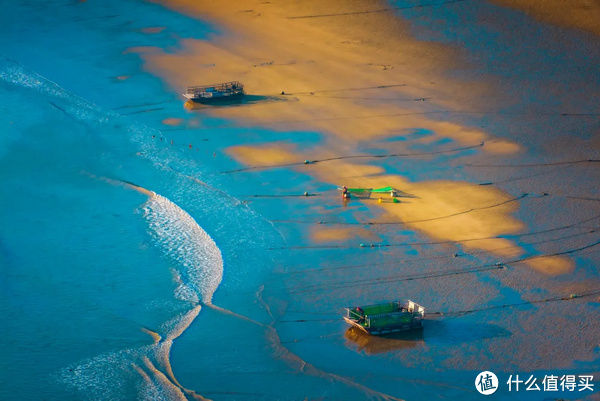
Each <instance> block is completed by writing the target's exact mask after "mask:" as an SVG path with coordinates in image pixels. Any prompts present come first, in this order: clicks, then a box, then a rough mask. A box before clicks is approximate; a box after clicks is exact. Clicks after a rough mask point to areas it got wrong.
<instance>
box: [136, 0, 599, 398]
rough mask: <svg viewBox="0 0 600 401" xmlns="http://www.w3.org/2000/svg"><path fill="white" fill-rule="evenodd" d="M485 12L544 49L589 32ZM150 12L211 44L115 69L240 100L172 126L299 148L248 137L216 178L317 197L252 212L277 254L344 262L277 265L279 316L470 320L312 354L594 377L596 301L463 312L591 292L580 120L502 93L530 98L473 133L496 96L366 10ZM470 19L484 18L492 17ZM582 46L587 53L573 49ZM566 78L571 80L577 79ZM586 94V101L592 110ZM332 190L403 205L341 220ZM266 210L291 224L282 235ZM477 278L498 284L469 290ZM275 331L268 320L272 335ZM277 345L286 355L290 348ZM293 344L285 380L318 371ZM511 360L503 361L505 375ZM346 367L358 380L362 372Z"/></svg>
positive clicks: (489, 85)
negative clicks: (382, 311)
mask: <svg viewBox="0 0 600 401" xmlns="http://www.w3.org/2000/svg"><path fill="white" fill-rule="evenodd" d="M161 3H162V2H161ZM496 3H500V4H502V5H508V6H510V7H516V8H519V9H523V8H524V7H525V9H526V10H527V12H528V13H531V14H533V15H535V18H539V19H540V20H541V21H546V22H550V23H556V24H559V26H560V27H559V28H557V27H554V26H548V27H545V26H543V25H542V26H540V27H538V26H537V25H535V24H539V22H536V20H531V21H530V22H528V23H530V24H531V25H535V27H534V28H536V29H540V30H544V29H548V30H550V31H551V32H556V29H565V31H564V32H563V31H561V34H564V35H565V36H568V35H575V37H576V35H578V33H576V32H577V31H570V30H569V28H566V27H571V26H576V27H578V28H581V29H585V30H589V31H593V29H594V27H590V25H589V24H588V22H589V21H588V18H590V20H591V18H592V16H593V12H594V11H593V10H592V11H591V12H590V14H589V16H586V17H580V11H578V10H579V9H578V6H577V5H575V6H573V7H571V8H570V10H572V11H573V12H572V13H571V14H569V13H561V12H560V8H559V6H558V5H557V4H558V3H556V4H555V3H553V5H552V7H549V8H547V9H545V10H543V11H540V10H541V8H540V4H541V3H536V2H517V1H500V0H499V1H497V2H496ZM163 4H164V5H165V6H167V7H170V8H173V9H176V10H179V11H181V12H184V13H187V14H189V15H191V16H194V17H197V18H202V19H205V20H209V21H211V22H213V23H215V24H216V25H217V26H218V27H219V29H220V31H219V33H218V34H215V35H214V36H213V37H212V38H211V39H210V40H207V41H201V40H193V39H182V40H181V41H180V45H181V49H180V50H177V51H174V52H168V53H167V52H162V51H160V50H158V49H153V48H144V49H141V50H142V51H140V49H131V50H130V51H133V52H138V53H139V54H140V56H141V57H142V58H143V60H144V62H145V67H146V68H147V69H148V70H149V71H151V72H152V73H155V74H158V75H159V76H161V77H162V78H163V79H164V80H165V81H166V82H167V83H168V84H169V85H170V86H171V87H172V88H173V91H177V92H182V89H183V88H184V87H185V86H187V85H193V84H206V83H210V82H220V81H228V80H240V81H242V82H243V83H244V84H245V87H246V92H247V93H248V94H249V95H250V97H252V98H251V99H250V100H249V101H248V102H247V103H242V104H240V105H232V106H229V107H220V108H210V107H208V108H207V107H202V108H199V109H195V110H190V121H198V120H201V119H202V118H203V115H209V116H212V117H218V118H223V119H225V120H227V121H231V122H233V124H234V125H236V126H240V127H244V128H246V127H251V128H252V127H265V128H269V129H272V130H275V131H277V132H280V133H281V134H282V135H283V134H289V133H292V134H293V133H294V132H298V133H300V132H309V133H317V136H318V139H317V140H314V141H307V140H304V139H302V138H303V137H301V136H298V139H297V140H295V139H293V137H292V139H290V136H289V135H286V136H285V140H275V141H273V140H270V141H263V140H261V138H260V137H254V138H252V140H250V141H248V143H237V144H234V145H232V146H229V147H227V149H225V153H226V154H227V155H228V156H231V157H233V158H234V159H235V160H236V161H237V162H238V163H239V165H240V169H239V170H231V171H227V173H228V174H229V177H231V180H232V181H233V182H238V180H239V182H242V181H243V180H251V181H252V182H256V183H258V184H260V185H263V186H264V187H265V188H268V189H269V190H270V191H273V193H272V194H271V195H277V194H278V193H287V192H289V189H290V188H294V189H298V187H297V186H295V185H294V182H293V181H294V179H295V178H297V177H302V181H301V182H302V183H303V184H302V185H304V186H305V188H306V189H307V190H309V191H310V192H313V191H316V188H327V190H328V191H329V192H328V196H323V197H321V198H320V199H318V202H319V204H318V205H317V206H315V205H314V204H312V203H309V202H317V201H315V200H313V199H311V198H309V197H307V198H306V203H304V204H302V203H300V202H304V201H305V200H304V199H294V200H290V199H286V198H281V199H280V200H269V202H274V203H271V204H270V205H269V206H265V204H264V203H259V202H261V201H259V200H253V203H254V207H256V208H258V209H259V210H261V211H262V212H263V213H265V214H266V215H269V216H271V218H273V220H276V219H277V218H280V219H281V221H280V222H277V221H276V222H275V224H279V225H281V226H282V227H285V228H284V230H287V231H285V232H290V233H292V234H290V235H289V238H288V239H289V240H290V241H292V240H297V239H298V238H301V239H303V240H305V241H307V243H305V244H304V245H306V248H309V247H310V246H312V245H323V244H335V245H338V246H339V245H340V244H341V245H346V246H347V247H348V249H349V250H344V249H341V250H339V249H337V250H336V249H333V250H327V249H324V248H317V249H318V250H317V251H313V250H306V249H302V250H289V252H290V253H292V254H293V252H297V255H299V257H298V265H297V266H294V267H293V268H290V267H286V270H288V269H289V270H290V271H293V272H294V274H287V275H285V274H284V275H283V276H282V277H281V279H282V280H283V282H284V287H285V289H286V291H287V292H286V294H285V299H284V300H281V303H282V304H288V305H293V306H294V307H293V308H292V309H296V310H300V311H304V312H305V313H306V315H305V316H310V313H309V311H312V310H320V311H321V312H322V313H332V314H333V315H334V316H336V313H337V311H338V309H336V306H337V307H338V308H339V306H340V305H345V303H348V302H362V301H365V302H367V301H377V300H382V299H386V298H390V294H397V293H398V292H401V293H402V294H407V295H410V296H412V297H417V298H418V300H419V301H420V303H422V304H425V305H427V307H428V308H430V309H429V310H431V311H438V310H439V311H446V312H452V311H466V310H469V311H478V312H473V313H477V316H476V317H471V318H469V317H466V318H464V317H455V318H450V317H449V318H447V320H445V319H440V320H434V321H433V322H432V323H431V326H430V328H429V329H428V330H426V331H425V335H424V338H423V339H422V340H421V339H420V340H418V341H417V342H416V343H415V344H411V346H406V344H405V342H404V341H403V340H402V341H399V342H398V341H390V342H382V343H381V344H379V343H377V344H369V343H367V342H365V341H364V339H361V338H358V337H357V336H355V335H352V333H351V334H350V335H346V339H343V333H340V336H339V337H340V338H339V339H335V340H331V341H332V343H327V342H325V344H326V345H328V346H332V344H333V345H340V344H344V343H345V341H346V340H348V341H350V342H352V341H354V343H356V344H357V346H356V347H355V346H352V345H350V346H348V345H347V344H346V345H345V346H344V347H347V348H348V349H353V350H355V351H357V352H359V353H360V352H363V351H364V352H365V353H366V354H370V355H372V354H376V355H385V358H386V359H385V360H386V361H387V362H386V363H392V366H395V367H397V365H395V364H394V363H399V364H400V365H401V366H402V367H403V368H406V369H410V368H415V369H417V370H426V369H429V368H432V366H435V368H436V369H442V370H443V369H446V370H449V371H454V370H455V369H456V366H461V368H460V369H467V370H468V369H473V370H477V369H480V368H481V366H483V365H486V366H495V367H497V368H498V369H501V370H503V371H510V370H511V369H513V370H515V369H517V370H536V369H537V370H540V369H548V368H553V369H575V368H577V367H578V366H585V365H581V364H582V363H583V362H582V361H597V360H598V355H597V351H596V349H597V346H598V342H597V334H598V332H599V331H598V330H599V328H598V324H597V320H596V319H595V318H594V316H595V314H596V311H597V304H598V300H597V299H596V298H593V299H590V298H585V299H583V298H582V299H577V298H574V299H572V300H565V302H555V303H548V304H540V305H536V306H535V307H533V306H531V307H524V309H519V308H513V307H506V308H504V309H499V310H483V309H481V308H482V306H486V305H488V306H489V305H498V304H504V305H510V304H518V303H519V302H523V301H525V302H527V301H532V302H535V301H536V300H539V299H540V298H543V297H544V295H548V294H550V295H558V296H562V295H565V296H568V295H569V294H571V293H573V294H578V293H585V292H586V291H590V290H593V289H594V288H598V287H600V280H599V278H598V275H597V271H596V270H595V269H594V268H593V266H594V263H597V261H598V249H597V248H594V246H595V245H594V244H595V242H596V241H598V237H597V235H596V234H594V233H595V231H594V230H596V229H597V225H598V219H595V218H594V216H596V215H597V214H599V213H600V209H599V206H600V202H594V201H588V202H585V201H582V200H581V199H575V198H570V197H569V196H570V195H576V196H578V197H580V198H583V197H587V198H590V199H597V198H598V197H599V195H598V193H597V189H596V185H595V184H594V183H595V182H597V179H598V178H600V177H599V173H598V168H597V165H593V164H592V163H588V162H586V160H589V159H594V158H596V157H597V156H598V154H599V153H600V147H599V146H598V141H597V134H598V132H599V131H598V126H597V123H594V121H596V120H597V119H596V120H594V116H593V113H592V114H590V113H587V112H586V113H581V115H579V116H576V115H573V116H568V115H567V114H568V113H562V114H561V110H562V111H565V110H573V109H574V108H575V106H577V107H579V105H575V104H574V103H573V104H569V103H568V102H566V105H562V106H563V108H562V109H560V108H555V110H558V111H556V112H555V111H552V112H544V113H546V115H544V113H540V112H538V111H537V109H536V107H537V106H538V105H537V102H538V101H539V100H538V98H537V97H536V96H540V94H542V95H544V96H546V97H544V99H543V101H541V103H543V104H546V103H552V102H553V101H554V99H555V98H554V97H550V96H549V94H553V96H556V97H558V98H561V97H562V96H563V95H564V96H565V97H566V99H571V98H570V96H572V95H571V94H567V93H561V92H560V90H561V89H560V88H554V87H548V86H544V87H542V88H541V89H540V88H529V87H528V85H530V83H528V82H527V81H526V78H523V82H520V81H519V78H518V76H517V77H511V78H510V80H511V81H510V83H511V84H513V85H514V86H515V87H520V88H523V91H530V93H528V94H529V95H530V96H529V97H525V96H524V97H521V98H519V99H518V100H511V101H512V102H513V103H511V105H516V106H517V107H523V108H522V111H521V110H520V111H519V112H512V113H506V114H505V115H500V116H495V117H489V118H488V117H487V116H485V115H484V116H482V114H485V113H483V111H485V110H493V111H494V112H495V111H497V110H500V109H501V108H502V107H506V106H505V105H503V103H502V102H503V101H506V100H507V99H511V96H512V93H511V92H510V90H509V89H506V88H505V87H503V86H502V85H500V84H499V83H498V81H499V79H496V77H495V76H494V74H492V73H487V72H486V71H485V70H482V66H481V65H480V64H477V63H473V61H472V60H473V58H472V56H471V55H469V54H468V53H469V52H468V50H467V49H466V46H465V48H463V47H461V44H460V43H452V44H450V45H443V44H441V43H438V42H433V41H425V40H420V39H416V37H415V35H414V29H415V28H414V26H413V25H411V24H410V23H409V22H408V21H407V20H405V19H403V18H401V17H399V16H397V15H395V14H394V13H393V12H389V11H383V12H378V11H376V12H370V11H369V10H380V9H387V8H389V6H388V4H387V3H385V2H376V3H374V2H367V1H353V2H350V3H349V2H341V1H331V2H316V1H314V2H299V1H298V2H276V1H271V2H263V1H252V2H245V3H244V4H243V5H235V6H231V5H227V6H225V5H221V4H219V3H209V4H205V3H197V2H191V1H184V0H173V1H168V2H164V3H163ZM486 4H487V3H486ZM452 7H461V6H452ZM481 7H490V10H491V11H496V9H495V8H493V6H491V5H485V6H481ZM453 10H455V12H456V13H459V14H460V13H461V9H460V8H454V9H453ZM485 10H488V9H487V8H486V9H485ZM367 11H369V12H367ZM491 11H490V15H493V13H492V12H491ZM504 12H506V13H511V12H513V13H514V11H510V9H506V10H505V11H504ZM332 14H335V15H332ZM424 15H426V16H427V18H433V17H430V16H429V15H428V14H426V13H425V14H424ZM507 15H508V17H514V16H515V15H516V14H507ZM570 15H572V17H571V16H570ZM508 17H507V18H508ZM496 18H497V19H496ZM500 18H502V16H497V17H496V16H493V17H490V20H488V21H487V23H489V24H491V25H494V24H496V25H497V26H501V24H500V23H499V22H498V21H500ZM586 21H588V22H586ZM482 24H483V23H482ZM478 26H479V25H478ZM497 29H501V27H497ZM417 31H418V30H417ZM574 32H575V33H574ZM515 35H517V36H518V33H515ZM487 39H488V40H490V39H489V38H487ZM540 40H543V39H540ZM586 40H590V41H591V42H590V43H592V44H590V46H593V43H594V42H593V40H592V39H590V38H589V37H588V38H587V39H586ZM548 45H549V46H551V44H548ZM508 56H510V57H515V59H516V58H518V57H520V56H519V55H518V54H509V55H508ZM574 57H575V56H574ZM505 62H507V63H510V61H505ZM544 62H547V61H544ZM573 62H574V63H575V64H576V65H577V66H578V68H581V69H586V68H588V66H586V65H585V64H583V63H582V60H581V59H575V58H574V61H573ZM514 68H515V69H517V67H516V66H515V67H514ZM464 71H467V72H476V73H475V74H468V73H464V74H463V73H462V72H464ZM524 74H525V73H524ZM557 74H558V73H557ZM561 74H563V75H558V78H566V79H567V82H568V80H569V79H571V80H572V81H573V85H575V86H577V87H579V85H585V84H584V83H582V82H581V78H580V77H579V76H578V75H577V74H576V73H572V74H571V75H569V73H566V72H561ZM517 75H518V74H517ZM524 76H525V75H524ZM502 80H508V78H502ZM594 85H596V83H595V82H594V83H591V84H590V85H589V88H590V89H589V90H590V91H591V92H592V91H594V90H595V88H596V87H595V86H594ZM592 95H593V94H592ZM590 99H593V97H590ZM571 106H572V107H571ZM569 107H571V108H569ZM594 107H595V108H596V109H597V105H593V104H590V109H594ZM466 111H469V112H466ZM500 114H501V113H500ZM575 114H576V113H575ZM586 114H590V115H589V116H586ZM559 119H560V120H559ZM556 121H558V123H556ZM594 124H595V125H594ZM590 127H591V128H590ZM594 138H596V139H594ZM463 148H469V149H463ZM452 149H463V150H459V151H450V150H452ZM384 155H388V156H389V155H396V156H393V157H388V156H386V157H382V156H384ZM398 155H400V156H398ZM348 156H352V157H353V158H352V157H348ZM356 156H360V157H356ZM304 161H306V162H304ZM574 161H575V162H574ZM577 161H583V162H577ZM573 162H574V163H573ZM554 163H557V164H554ZM561 163H562V164H561ZM341 185H347V186H349V187H364V188H378V187H384V186H392V187H394V188H397V189H399V190H400V191H401V192H402V194H403V195H400V196H398V197H397V200H398V202H397V203H394V202H390V201H389V199H385V198H384V197H382V200H381V202H379V201H378V197H371V198H370V199H351V200H350V201H349V202H346V203H345V204H344V202H342V200H341V197H340V196H339V195H338V193H337V192H336V189H335V188H336V187H337V186H341ZM294 202H296V203H294ZM274 205H278V207H279V208H282V209H284V210H286V211H287V210H292V211H296V212H298V214H299V215H300V217H298V218H295V217H296V216H293V215H292V217H291V218H289V217H288V218H287V219H283V218H282V216H280V214H283V212H281V213H279V212H277V207H275V206H274ZM295 232H300V233H301V234H300V235H294V234H293V233H295ZM362 241H366V242H372V243H377V244H388V245H389V244H401V245H402V244H404V245H406V244H410V243H413V244H418V245H413V246H407V247H405V248H402V247H401V246H398V247H387V248H386V247H381V248H377V247H375V248H374V249H370V250H369V251H366V252H370V253H368V254H366V253H365V252H362V253H358V252H361V250H358V251H353V250H351V249H352V247H356V246H357V245H358V243H360V242H362ZM295 245H298V244H295V243H291V244H290V246H291V247H292V248H293V247H294V246H295ZM588 247H589V248H588ZM323 249H324V250H323ZM336 252H337V253H336ZM293 255H296V254H293ZM302 262H304V263H302ZM495 263H500V264H502V263H505V264H506V265H507V267H506V268H504V269H497V270H491V269H488V270H486V271H485V272H483V273H482V272H481V270H476V269H477V268H481V266H484V267H486V266H487V267H489V266H494V264H495ZM309 267H310V268H309ZM316 267H318V268H316ZM487 267H486V268H487ZM469 269H471V270H469ZM473 269H475V270H473ZM453 272H454V273H453ZM469 273H475V274H469ZM361 283H362V284H361ZM268 290H269V286H268V285H266V286H265V291H267V292H268ZM279 296H280V297H281V296H282V295H281V294H279ZM273 297H274V298H275V295H273ZM392 297H393V296H392ZM515 311H516V312H515ZM573 311H576V313H574V312H573ZM286 313H288V312H286V311H285V308H282V310H281V311H280V314H281V316H280V318H284V317H287V316H288V315H287V314H286ZM469 313H471V312H469ZM470 316H473V315H470ZM276 328H278V327H276ZM329 328H331V326H329ZM278 329H281V328H278ZM285 330H287V331H286V334H288V335H290V336H292V337H293V338H297V337H298V336H300V335H301V333H303V332H304V331H303V329H296V331H294V329H285ZM323 330H326V328H325V329H323ZM457 333H461V334H460V335H463V337H462V338H460V335H459V334H457ZM320 334H321V335H325V334H326V333H325V332H320ZM279 336H281V334H278V337H279ZM325 341H326V340H325ZM301 344H302V343H299V344H298V345H295V346H294V349H293V352H294V353H295V354H297V355H299V357H301V358H302V359H303V360H306V361H309V362H310V363H311V364H313V365H315V366H318V367H319V369H325V368H326V366H328V364H332V363H331V362H330V361H328V360H327V358H325V357H323V356H322V355H320V354H319V353H318V352H315V351H314V350H312V349H311V348H310V347H309V346H308V345H307V346H303V345H301ZM321 344H322V343H321ZM412 345H414V346H412ZM517 354H518V355H521V356H520V357H519V358H515V357H514V355H517ZM381 358H384V357H381ZM362 361H363V362H365V363H366V364H367V366H371V365H369V363H372V364H373V366H375V365H376V363H375V362H373V360H372V359H370V360H362ZM379 361H380V362H381V360H379ZM390 361H392V362H390ZM578 364H579V365H578ZM373 366H371V367H373ZM340 369H341V368H340ZM582 369H583V368H582ZM342 375H343V373H342ZM381 388H386V386H385V385H384V384H382V387H381ZM394 394H395V393H394ZM399 395H400V396H402V394H401V393H400V394H399Z"/></svg>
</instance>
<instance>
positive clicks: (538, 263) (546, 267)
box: [526, 256, 575, 276]
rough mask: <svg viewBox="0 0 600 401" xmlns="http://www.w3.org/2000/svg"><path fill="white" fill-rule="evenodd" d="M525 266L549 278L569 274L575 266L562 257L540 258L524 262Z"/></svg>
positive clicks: (569, 260)
mask: <svg viewBox="0 0 600 401" xmlns="http://www.w3.org/2000/svg"><path fill="white" fill-rule="evenodd" d="M526 264H527V265H528V266H530V267H532V268H534V269H535V270H537V271H539V272H541V273H544V274H547V275H549V276H557V275H560V274H566V273H570V272H572V271H573V269H574V268H575V264H574V263H573V261H572V260H571V259H567V258H565V257H562V256H542V257H539V258H534V259H529V260H527V261H526Z"/></svg>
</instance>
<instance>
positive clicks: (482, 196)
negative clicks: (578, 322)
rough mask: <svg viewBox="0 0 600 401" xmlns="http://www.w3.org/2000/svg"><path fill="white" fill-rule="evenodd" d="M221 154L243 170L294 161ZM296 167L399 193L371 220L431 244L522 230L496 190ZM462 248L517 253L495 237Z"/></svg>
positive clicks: (356, 169)
mask: <svg viewBox="0 0 600 401" xmlns="http://www.w3.org/2000/svg"><path fill="white" fill-rule="evenodd" d="M240 149H241V150H242V151H240ZM227 152H228V153H229V154H231V155H232V156H233V157H234V158H236V160H238V161H240V162H241V163H244V164H247V165H255V164H263V165H267V164H274V163H277V162H290V161H297V160H298V159H299V158H300V156H294V154H293V153H292V152H290V151H283V150H282V149H281V148H278V147H269V146H264V145H263V146H262V147H253V146H239V147H234V148H233V151H232V148H230V149H228V150H227ZM299 168H302V171H303V172H304V173H307V174H312V175H313V176H314V177H315V178H317V179H318V180H320V181H323V182H329V183H331V184H335V185H347V186H349V187H364V188H378V187H384V186H392V187H395V188H397V189H399V190H401V191H403V192H405V193H406V194H407V197H400V198H399V199H400V203H386V202H383V203H373V206H374V207H377V208H380V209H381V210H382V211H383V212H384V214H383V215H382V216H381V217H380V218H378V219H377V221H378V222H381V223H390V222H399V223H401V224H399V227H401V226H402V225H404V226H406V227H410V228H412V229H415V230H418V231H420V232H423V233H425V234H427V235H428V236H429V237H431V238H434V239H437V240H446V241H464V240H468V239H473V238H489V237H495V236H499V235H503V234H514V233H518V232H520V231H521V230H522V229H523V228H524V226H523V224H522V223H521V222H520V221H519V220H518V219H516V218H514V217H513V216H512V213H513V212H514V211H515V210H516V209H517V208H518V202H517V201H511V200H512V199H513V197H511V196H510V195H508V194H506V193H505V192H503V191H501V190H500V189H498V188H496V187H492V186H481V185H477V184H471V183H468V182H460V181H423V182H410V181H408V180H407V179H405V178H403V177H401V176H397V175H386V174H381V173H382V170H381V169H380V168H379V167H374V166H369V165H364V164H355V163H348V162H345V161H332V162H329V163H324V164H319V163H318V164H314V165H308V166H302V167H299ZM350 176H351V178H349V177H350ZM352 201H353V200H351V202H352ZM354 201H357V200H354ZM504 202H507V203H504ZM332 233H335V232H332ZM313 235H314V234H313ZM340 235H344V234H342V233H340ZM463 246H464V247H465V249H473V250H483V251H488V252H491V253H492V254H495V255H498V256H499V257H503V258H514V257H518V256H519V255H521V254H522V252H523V250H522V249H521V248H520V247H519V246H517V245H515V244H514V243H513V242H512V241H510V240H507V239H501V238H492V239H482V240H477V241H465V242H463Z"/></svg>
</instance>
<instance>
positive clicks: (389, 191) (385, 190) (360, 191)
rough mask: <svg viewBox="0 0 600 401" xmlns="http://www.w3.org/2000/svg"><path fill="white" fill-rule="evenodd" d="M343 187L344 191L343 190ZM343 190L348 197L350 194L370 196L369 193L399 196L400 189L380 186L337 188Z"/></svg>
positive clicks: (359, 196)
mask: <svg viewBox="0 0 600 401" xmlns="http://www.w3.org/2000/svg"><path fill="white" fill-rule="evenodd" d="M344 189H345V191H344ZM339 190H341V191H342V192H343V194H344V195H347V197H349V195H350V194H352V195H354V196H356V197H357V198H370V197H371V195H374V196H381V195H389V196H390V197H392V198H395V197H397V196H399V195H400V194H401V193H402V191H399V190H398V189H396V188H394V187H382V188H346V187H342V188H339Z"/></svg>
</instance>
